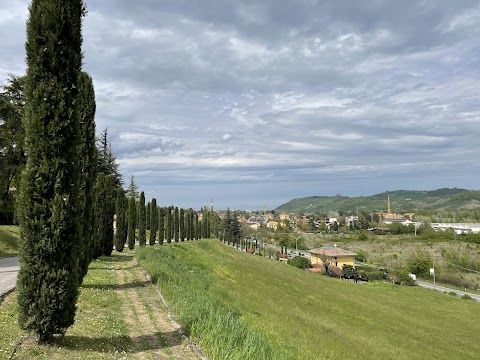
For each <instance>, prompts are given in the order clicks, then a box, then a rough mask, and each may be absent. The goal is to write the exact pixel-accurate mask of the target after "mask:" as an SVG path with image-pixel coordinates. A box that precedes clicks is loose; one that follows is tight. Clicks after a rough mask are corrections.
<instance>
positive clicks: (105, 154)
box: [97, 129, 123, 187]
mask: <svg viewBox="0 0 480 360" xmlns="http://www.w3.org/2000/svg"><path fill="white" fill-rule="evenodd" d="M97 143H98V151H97V172H99V173H100V172H103V173H104V174H105V175H113V176H114V179H115V181H114V182H115V186H118V187H120V186H122V184H123V179H122V174H120V171H119V170H118V164H117V159H116V157H115V155H114V154H113V152H112V143H111V142H110V141H108V129H105V130H103V131H102V135H100V138H99V139H98V141H97Z"/></svg>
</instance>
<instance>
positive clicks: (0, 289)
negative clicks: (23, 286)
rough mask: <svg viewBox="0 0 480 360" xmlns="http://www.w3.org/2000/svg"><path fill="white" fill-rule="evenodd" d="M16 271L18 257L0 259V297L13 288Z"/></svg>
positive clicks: (17, 268)
mask: <svg viewBox="0 0 480 360" xmlns="http://www.w3.org/2000/svg"><path fill="white" fill-rule="evenodd" d="M18 270H19V264H18V257H8V258H1V259H0V296H1V295H3V294H5V293H6V292H9V291H10V290H12V289H14V288H15V283H16V282H17V274H18Z"/></svg>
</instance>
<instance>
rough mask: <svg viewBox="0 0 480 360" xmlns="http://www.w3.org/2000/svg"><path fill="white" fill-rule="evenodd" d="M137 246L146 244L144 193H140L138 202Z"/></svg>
mask: <svg viewBox="0 0 480 360" xmlns="http://www.w3.org/2000/svg"><path fill="white" fill-rule="evenodd" d="M138 211H139V215H138V244H139V245H140V246H145V244H146V243H147V233H146V231H145V227H146V223H147V219H146V214H145V193H144V192H143V191H142V192H141V193H140V202H139V204H138Z"/></svg>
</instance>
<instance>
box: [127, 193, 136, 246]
mask: <svg viewBox="0 0 480 360" xmlns="http://www.w3.org/2000/svg"><path fill="white" fill-rule="evenodd" d="M135 210H136V205H135V198H133V197H129V198H128V214H127V215H128V230H127V242H128V248H129V249H130V250H133V249H135V218H136V217H137V214H136V211H135Z"/></svg>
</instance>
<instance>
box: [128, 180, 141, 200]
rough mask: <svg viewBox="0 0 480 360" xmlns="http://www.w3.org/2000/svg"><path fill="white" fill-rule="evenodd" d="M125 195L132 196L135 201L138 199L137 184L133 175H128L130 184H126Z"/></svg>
mask: <svg viewBox="0 0 480 360" xmlns="http://www.w3.org/2000/svg"><path fill="white" fill-rule="evenodd" d="M125 195H126V196H127V197H129V198H130V197H133V198H134V199H135V200H136V201H138V200H140V193H139V192H138V186H137V184H136V183H135V176H133V175H132V176H131V177H130V184H129V185H128V189H127V193H126V194H125Z"/></svg>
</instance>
